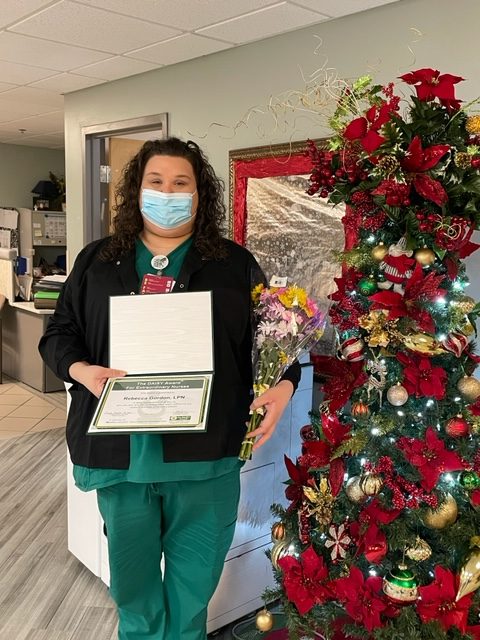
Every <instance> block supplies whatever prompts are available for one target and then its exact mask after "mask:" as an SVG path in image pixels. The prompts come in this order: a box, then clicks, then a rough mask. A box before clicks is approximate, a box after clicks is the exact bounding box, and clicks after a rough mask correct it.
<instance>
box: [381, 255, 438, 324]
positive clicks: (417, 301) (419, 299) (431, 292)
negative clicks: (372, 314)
mask: <svg viewBox="0 0 480 640" xmlns="http://www.w3.org/2000/svg"><path fill="white" fill-rule="evenodd" d="M443 279H444V276H443V275H440V276H439V275H436V273H434V272H433V271H432V272H430V273H428V274H427V275H425V273H424V271H423V269H422V267H421V265H420V264H418V262H417V263H416V266H415V270H414V272H413V274H412V277H411V278H409V279H408V280H407V281H406V283H405V288H404V293H403V295H402V294H401V293H397V292H396V291H380V292H379V293H375V294H374V295H373V296H370V297H369V300H371V301H372V302H373V304H372V310H376V309H385V310H387V311H388V319H389V320H395V319H396V318H411V319H412V320H414V321H415V322H416V324H417V327H418V329H419V330H421V331H426V332H428V333H434V332H435V324H434V322H433V319H432V316H431V315H430V314H429V313H428V311H426V310H425V309H422V308H421V306H420V305H421V304H422V303H424V302H426V301H427V302H430V301H432V300H435V299H436V298H438V297H440V296H443V295H445V293H446V291H445V289H440V288H439V285H440V283H441V282H442V280H443Z"/></svg>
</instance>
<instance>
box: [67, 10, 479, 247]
mask: <svg viewBox="0 0 480 640" xmlns="http://www.w3.org/2000/svg"><path fill="white" fill-rule="evenodd" d="M479 23H480V3H479V2H478V0H458V1H457V2H452V1H451V0H400V1H399V2H396V3H394V4H390V5H386V6H383V7H379V8H377V9H372V10H371V11H367V12H364V13H359V14H355V15H352V16H346V17H345V18H341V19H338V20H332V21H330V22H326V23H323V24H319V25H315V26H312V27H309V28H306V29H301V30H297V31H294V32H291V33H287V34H284V35H281V36H276V37H274V38H270V39H267V40H263V41H260V42H256V43H253V44H249V45H244V46H242V47H237V48H234V49H230V50H227V51H222V52H220V53H216V54H212V55H210V56H206V57H203V58H199V59H196V60H191V61H188V62H184V63H180V64H177V65H173V66H170V67H165V68H161V69H158V70H155V71H150V72H148V73H145V74H141V75H138V76H134V77H131V78H125V79H122V80H118V81H115V82H111V83H108V84H104V85H100V86H98V87H92V88H89V89H85V90H83V91H79V92H76V93H72V94H69V95H67V96H66V97H65V105H66V166H67V184H68V186H69V190H68V196H67V210H68V212H69V215H68V222H69V224H68V246H69V255H70V259H72V258H74V257H75V255H76V254H77V253H78V251H79V250H80V249H81V247H82V246H83V244H84V241H85V238H84V230H83V198H84V196H83V183H82V171H83V166H82V163H83V156H82V153H83V152H82V148H81V140H82V138H81V127H82V126H90V125H95V124H101V123H105V122H111V121H116V120H122V119H127V118H135V117H140V116H145V115H151V114H155V113H161V112H167V113H168V115H169V122H170V133H171V134H175V135H179V136H181V137H190V138H192V139H194V140H196V141H197V142H199V144H200V145H201V146H202V147H203V148H204V149H205V151H206V152H207V154H208V155H209V157H210V160H211V162H212V164H213V165H214V167H215V169H216V171H217V173H218V174H219V175H220V176H222V177H223V178H224V179H225V180H226V182H227V184H228V152H229V150H230V149H238V148H242V147H249V146H257V145H264V144H269V143H277V142H285V141H288V140H301V139H304V138H307V137H321V136H323V135H326V134H327V133H328V131H327V129H326V128H325V126H324V122H325V114H323V115H321V116H315V115H312V114H308V113H305V112H302V111H300V110H297V111H295V112H294V113H286V114H285V115H282V114H279V116H280V117H279V119H278V121H277V122H276V121H275V120H274V119H273V118H272V117H270V116H269V115H268V104H269V101H270V100H271V98H272V97H273V98H282V97H285V96H286V95H287V93H288V92H292V91H298V90H302V89H303V88H304V87H305V80H304V79H305V78H307V79H308V77H309V76H310V75H311V74H313V73H314V72H315V71H317V70H319V69H320V68H322V67H323V66H326V67H330V68H332V69H334V70H335V72H336V73H338V75H339V76H340V77H350V78H351V77H356V76H358V75H363V74H365V73H367V72H373V73H374V74H375V76H376V79H377V80H379V81H381V82H384V81H389V80H392V79H394V78H396V77H397V76H399V75H400V74H402V73H405V72H406V71H408V70H410V69H414V68H419V67H427V66H429V67H430V66H432V67H434V68H437V69H440V70H441V71H442V72H449V73H453V74H458V75H462V76H464V77H465V78H466V79H467V80H468V81H467V82H465V83H462V84H461V85H460V87H459V90H458V93H459V94H461V96H462V97H463V98H464V99H467V100H468V99H471V98H474V97H476V96H477V95H480V80H479V78H478V61H477V58H476V55H475V43H476V42H477V40H478V24H479ZM302 75H303V77H302ZM407 92H408V90H407ZM253 107H256V108H257V109H256V114H255V115H252V116H251V117H250V118H249V119H248V121H244V123H243V124H239V123H240V122H241V121H242V119H244V116H245V114H246V113H247V112H248V111H249V109H252V108H253ZM213 123H220V124H222V125H225V126H222V127H220V126H216V125H214V124H213ZM237 124H238V125H239V126H238V127H236V128H235V125H237Z"/></svg>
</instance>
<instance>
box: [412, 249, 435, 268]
mask: <svg viewBox="0 0 480 640" xmlns="http://www.w3.org/2000/svg"><path fill="white" fill-rule="evenodd" d="M413 257H414V258H415V260H416V261H417V262H418V264H421V265H422V267H429V266H430V265H431V264H433V263H434V262H435V258H436V256H435V253H434V252H433V251H432V250H431V249H429V248H428V247H422V248H421V249H417V250H416V251H415V254H414V256H413Z"/></svg>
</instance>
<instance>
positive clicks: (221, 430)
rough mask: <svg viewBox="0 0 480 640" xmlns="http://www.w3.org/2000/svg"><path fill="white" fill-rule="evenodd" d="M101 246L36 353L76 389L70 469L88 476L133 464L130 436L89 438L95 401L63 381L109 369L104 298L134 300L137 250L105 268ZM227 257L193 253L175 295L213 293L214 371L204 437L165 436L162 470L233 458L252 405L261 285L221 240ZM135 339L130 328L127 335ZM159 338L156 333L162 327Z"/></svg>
mask: <svg viewBox="0 0 480 640" xmlns="http://www.w3.org/2000/svg"><path fill="white" fill-rule="evenodd" d="M105 242H106V239H103V240H97V241H95V242H92V243H91V244H89V245H87V246H86V247H85V248H84V249H83V250H82V251H81V252H80V254H79V255H78V257H77V259H76V261H75V265H74V267H73V269H72V272H71V273H70V275H69V277H68V278H67V281H66V283H65V285H64V287H63V290H62V293H61V294H60V297H59V300H58V303H57V307H56V310H55V313H54V314H53V315H52V317H51V319H50V321H49V323H48V326H47V329H46V332H45V335H44V336H43V337H42V339H41V340H40V344H39V350H40V353H41V356H42V358H43V359H44V361H45V362H46V364H47V365H48V366H49V367H50V369H52V371H54V372H55V374H56V375H57V376H58V377H59V378H61V379H63V380H65V381H68V382H71V383H73V384H72V387H71V388H70V394H71V399H72V402H71V407H70V411H69V413H68V419H67V442H68V447H69V450H70V455H71V458H72V461H73V463H74V464H79V465H82V466H85V467H92V468H112V469H126V468H128V466H129V462H130V438H129V437H128V436H127V435H123V434H121V435H110V436H109V435H98V436H87V435H86V431H87V429H88V426H89V424H90V421H91V419H92V417H93V413H94V411H95V408H96V405H97V402H98V400H97V398H96V397H95V396H94V395H93V394H91V393H90V392H89V391H88V390H87V389H86V388H85V387H84V386H83V385H81V384H79V383H78V382H75V381H74V380H72V379H71V378H70V376H69V374H68V370H69V367H70V365H72V364H73V363H74V362H78V361H80V360H84V361H86V362H88V363H90V364H97V365H102V366H105V367H107V366H109V354H108V344H109V340H108V324H109V322H108V308H109V297H110V296H115V295H128V294H134V293H135V294H136V293H138V290H139V281H138V276H137V273H136V270H135V250H133V251H132V252H131V253H129V254H127V255H125V256H122V257H120V258H119V259H118V260H113V261H111V262H103V261H101V260H100V259H99V258H98V252H99V250H100V249H101V247H102V246H103V245H104V243H105ZM225 244H226V248H227V252H228V257H227V258H226V259H224V260H204V259H203V258H202V257H201V255H200V253H199V252H198V250H197V249H196V248H195V247H194V246H193V245H192V247H191V248H190V250H189V252H188V254H187V256H186V257H185V260H184V263H183V266H182V269H181V272H180V274H179V277H178V279H177V282H176V284H175V287H174V292H183V291H212V292H213V295H212V298H213V335H214V366H215V373H214V378H213V387H212V397H211V404H210V412H209V416H208V423H207V430H206V432H204V433H195V434H177V435H175V434H171V435H170V434H168V435H164V436H163V447H164V459H165V462H180V461H199V460H215V459H218V458H222V457H226V456H237V455H238V453H239V451H240V445H241V442H242V440H243V436H244V433H245V422H246V421H247V420H248V410H249V405H250V403H251V400H252V393H251V389H252V360H251V352H252V335H253V328H252V313H251V307H252V305H251V298H250V293H251V289H252V288H253V287H254V286H255V285H256V284H258V283H259V282H265V277H264V275H263V273H262V271H261V269H260V267H259V265H258V263H257V262H256V260H255V258H254V257H253V256H252V254H251V253H250V252H249V251H247V250H246V249H245V248H244V247H241V246H240V245H237V244H235V243H234V242H231V241H230V240H225ZM132 331H135V327H132ZM159 331H161V327H159ZM283 379H286V380H290V381H291V382H292V383H293V385H294V388H296V387H297V385H298V382H299V380H300V366H299V364H298V363H294V364H293V365H292V366H291V367H290V368H289V369H287V371H286V372H285V374H284V376H283Z"/></svg>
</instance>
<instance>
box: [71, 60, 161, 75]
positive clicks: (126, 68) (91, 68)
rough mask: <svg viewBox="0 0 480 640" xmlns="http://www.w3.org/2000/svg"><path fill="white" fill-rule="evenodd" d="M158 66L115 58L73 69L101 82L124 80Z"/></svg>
mask: <svg viewBox="0 0 480 640" xmlns="http://www.w3.org/2000/svg"><path fill="white" fill-rule="evenodd" d="M158 66H159V65H158V64H156V63H152V62H145V61H143V60H134V59H133V58H126V57H124V56H116V57H115V58H110V59H109V60H104V61H103V62H96V63H95V64H88V65H86V66H85V67H80V68H78V69H75V72H76V73H79V74H82V73H84V74H85V75H86V76H93V77H94V78H102V79H103V80H118V78H126V77H127V76H133V75H135V74H137V73H144V72H145V71H151V70H152V69H158Z"/></svg>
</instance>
